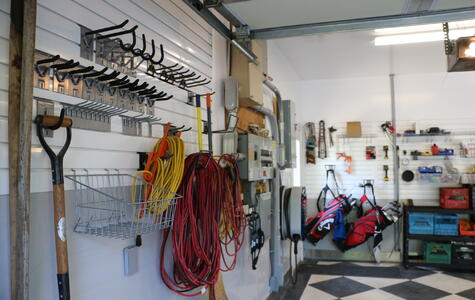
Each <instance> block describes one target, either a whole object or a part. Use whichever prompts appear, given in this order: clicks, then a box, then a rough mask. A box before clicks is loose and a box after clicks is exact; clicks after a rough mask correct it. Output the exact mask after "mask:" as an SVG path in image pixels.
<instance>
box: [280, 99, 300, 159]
mask: <svg viewBox="0 0 475 300" xmlns="http://www.w3.org/2000/svg"><path fill="white" fill-rule="evenodd" d="M282 114H283V116H284V140H283V143H284V147H285V152H284V153H285V156H284V167H285V168H295V167H296V165H297V150H296V148H297V130H296V126H297V125H296V122H295V105H294V103H293V102H292V101H291V100H283V101H282Z"/></svg>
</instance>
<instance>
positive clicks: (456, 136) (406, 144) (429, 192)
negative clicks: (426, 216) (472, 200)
mask: <svg viewBox="0 0 475 300" xmlns="http://www.w3.org/2000/svg"><path fill="white" fill-rule="evenodd" d="M414 123H417V126H418V127H420V128H421V129H427V128H429V127H440V128H442V129H445V130H448V131H451V132H452V133H453V135H450V136H434V137H412V138H411V137H401V138H399V139H398V143H399V145H400V148H401V152H402V150H407V153H408V155H406V156H404V155H402V153H401V157H402V158H407V159H408V160H409V165H408V166H401V172H402V171H404V170H412V171H413V172H414V173H416V174H417V168H418V167H419V166H441V167H442V168H443V169H444V171H446V169H447V168H446V166H445V163H446V162H450V163H452V165H453V167H455V168H457V169H458V171H459V172H460V173H464V172H469V171H471V169H472V167H473V166H474V165H475V158H464V157H462V156H461V155H460V143H461V142H463V143H466V144H468V143H475V119H463V118H459V119H437V120H417V121H401V122H400V123H399V124H400V125H399V126H400V128H412V125H413V124H414ZM432 144H437V145H438V146H439V148H450V149H454V150H455V156H454V157H451V158H450V159H449V160H448V161H446V160H444V159H437V158H435V159H433V158H423V159H419V160H413V159H412V157H411V156H410V155H409V154H410V152H411V151H414V150H419V151H422V152H424V151H428V152H430V147H431V145H432ZM450 186H457V184H456V183H443V184H437V183H429V182H427V181H418V180H414V181H412V182H404V181H402V180H401V186H400V191H401V199H413V200H414V203H415V204H416V205H424V204H426V205H437V204H438V199H439V187H450Z"/></svg>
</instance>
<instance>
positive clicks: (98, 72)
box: [82, 67, 109, 78]
mask: <svg viewBox="0 0 475 300" xmlns="http://www.w3.org/2000/svg"><path fill="white" fill-rule="evenodd" d="M107 70H109V68H108V67H105V68H104V69H102V70H100V71H95V72H92V73H89V74H84V75H82V78H88V77H97V76H99V75H102V74H104V73H105V72H106V71H107Z"/></svg>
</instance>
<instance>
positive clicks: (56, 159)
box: [35, 109, 73, 300]
mask: <svg viewBox="0 0 475 300" xmlns="http://www.w3.org/2000/svg"><path fill="white" fill-rule="evenodd" d="M35 123H36V133H37V135H38V139H39V140H40V143H41V146H43V149H45V152H46V154H48V157H49V159H50V161H51V172H52V176H53V203H54V224H55V226H56V234H55V237H56V238H55V242H56V264H57V265H56V269H57V280H58V291H59V299H60V300H69V299H70V298H71V295H70V290H69V271H68V244H67V242H66V207H65V203H64V177H63V157H64V155H65V154H66V151H67V150H68V148H69V144H70V143H71V126H72V124H73V122H72V121H71V119H68V118H64V109H62V110H61V115H60V117H55V116H41V115H39V116H37V117H36V120H35ZM60 127H65V128H66V142H65V143H64V146H63V148H62V149H61V150H60V151H59V153H58V154H55V153H54V152H53V150H52V149H51V148H50V147H49V146H48V144H47V143H46V141H45V138H44V135H43V130H44V129H49V130H56V129H58V128H60Z"/></svg>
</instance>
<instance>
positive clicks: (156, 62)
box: [150, 40, 165, 65]
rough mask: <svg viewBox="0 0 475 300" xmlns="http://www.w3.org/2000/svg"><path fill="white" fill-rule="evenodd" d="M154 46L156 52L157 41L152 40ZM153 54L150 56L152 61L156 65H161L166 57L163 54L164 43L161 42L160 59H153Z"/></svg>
mask: <svg viewBox="0 0 475 300" xmlns="http://www.w3.org/2000/svg"><path fill="white" fill-rule="evenodd" d="M152 47H153V53H155V41H154V40H152ZM152 58H153V56H152V57H151V58H150V61H151V62H152V64H154V65H159V64H161V63H162V61H163V59H164V58H165V55H164V54H163V45H162V44H160V59H159V60H153V59H152Z"/></svg>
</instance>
